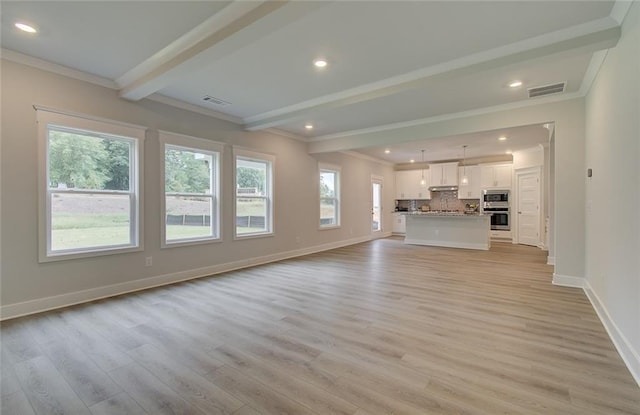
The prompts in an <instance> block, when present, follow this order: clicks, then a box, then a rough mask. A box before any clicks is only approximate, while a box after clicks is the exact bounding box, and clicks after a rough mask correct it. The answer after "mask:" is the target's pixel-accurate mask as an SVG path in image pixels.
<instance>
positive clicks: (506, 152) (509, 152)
mask: <svg viewBox="0 0 640 415" xmlns="http://www.w3.org/2000/svg"><path fill="white" fill-rule="evenodd" d="M512 153H513V151H511V150H507V151H505V152H504V154H512Z"/></svg>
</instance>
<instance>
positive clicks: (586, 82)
mask: <svg viewBox="0 0 640 415" xmlns="http://www.w3.org/2000/svg"><path fill="white" fill-rule="evenodd" d="M608 53H609V49H604V50H599V51H597V52H594V53H593V55H592V56H591V60H590V61H589V66H587V70H586V71H585V73H584V78H582V83H581V84H580V89H579V92H580V94H581V95H583V96H586V95H587V94H588V93H589V90H590V89H591V85H593V82H594V81H595V80H596V76H597V75H598V72H600V68H601V67H602V64H603V63H604V60H605V58H606V57H607V54H608Z"/></svg>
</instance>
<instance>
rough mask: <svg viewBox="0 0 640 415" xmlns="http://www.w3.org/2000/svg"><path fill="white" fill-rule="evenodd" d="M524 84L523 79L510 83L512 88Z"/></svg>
mask: <svg viewBox="0 0 640 415" xmlns="http://www.w3.org/2000/svg"><path fill="white" fill-rule="evenodd" d="M521 85H522V81H513V82H511V83H510V84H509V87H510V88H517V87H519V86H521Z"/></svg>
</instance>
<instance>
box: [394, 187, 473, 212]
mask: <svg viewBox="0 0 640 415" xmlns="http://www.w3.org/2000/svg"><path fill="white" fill-rule="evenodd" d="M396 203H397V205H396V206H397V207H398V208H399V210H412V209H418V210H419V209H420V208H421V207H422V206H423V205H428V206H429V207H430V208H431V210H455V211H459V212H463V211H464V210H465V205H466V204H475V205H479V204H480V200H479V199H458V192H457V191H455V190H453V191H444V192H431V200H415V201H412V200H398V201H397V202H396Z"/></svg>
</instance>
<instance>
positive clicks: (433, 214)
mask: <svg viewBox="0 0 640 415" xmlns="http://www.w3.org/2000/svg"><path fill="white" fill-rule="evenodd" d="M398 213H400V214H403V215H407V216H427V217H451V216H456V217H458V216H459V217H469V218H476V217H478V216H491V213H478V212H474V213H463V212H437V211H432V212H420V211H417V212H398Z"/></svg>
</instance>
